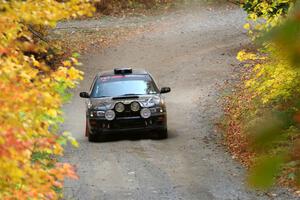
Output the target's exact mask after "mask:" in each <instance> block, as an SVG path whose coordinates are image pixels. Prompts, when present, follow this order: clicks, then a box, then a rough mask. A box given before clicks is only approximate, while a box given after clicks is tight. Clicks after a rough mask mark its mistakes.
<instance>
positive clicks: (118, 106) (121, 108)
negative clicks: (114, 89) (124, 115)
mask: <svg viewBox="0 0 300 200" xmlns="http://www.w3.org/2000/svg"><path fill="white" fill-rule="evenodd" d="M115 110H116V111H117V112H119V113H121V112H124V110H125V106H124V104H122V103H117V104H116V105H115Z"/></svg>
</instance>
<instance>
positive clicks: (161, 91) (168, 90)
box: [160, 87, 171, 94]
mask: <svg viewBox="0 0 300 200" xmlns="http://www.w3.org/2000/svg"><path fill="white" fill-rule="evenodd" d="M169 92H171V88H169V87H163V88H161V90H160V93H161V94H163V93H169Z"/></svg>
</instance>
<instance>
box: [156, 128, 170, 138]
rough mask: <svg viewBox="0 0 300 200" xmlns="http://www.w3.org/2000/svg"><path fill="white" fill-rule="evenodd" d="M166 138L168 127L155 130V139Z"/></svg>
mask: <svg viewBox="0 0 300 200" xmlns="http://www.w3.org/2000/svg"><path fill="white" fill-rule="evenodd" d="M167 138H168V129H160V130H158V131H157V135H156V137H155V139H157V140H163V139H167Z"/></svg>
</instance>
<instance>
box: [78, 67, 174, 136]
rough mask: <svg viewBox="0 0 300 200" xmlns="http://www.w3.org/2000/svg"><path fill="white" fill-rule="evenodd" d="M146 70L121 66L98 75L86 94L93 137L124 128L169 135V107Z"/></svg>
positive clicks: (89, 131)
mask: <svg viewBox="0 0 300 200" xmlns="http://www.w3.org/2000/svg"><path fill="white" fill-rule="evenodd" d="M170 91H171V89H170V88H169V87H163V88H161V89H159V88H158V86H157V84H156V83H155V81H154V80H153V78H152V76H151V75H150V74H149V73H148V72H147V71H145V70H132V69H131V68H117V69H114V70H111V71H105V72H101V73H99V74H98V75H96V77H95V79H94V81H93V83H92V86H91V88H90V91H89V92H81V93H80V97H82V98H86V99H87V101H86V107H87V109H86V133H85V135H86V136H87V137H88V140H89V141H96V140H101V139H104V138H105V136H107V135H109V134H115V133H120V132H130V133H132V132H136V131H137V132H142V133H144V132H146V131H147V132H150V134H152V136H154V137H156V138H158V139H164V138H167V137H168V131H167V111H166V105H165V101H164V97H163V96H162V94H164V93H168V92H170Z"/></svg>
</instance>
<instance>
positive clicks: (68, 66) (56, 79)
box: [0, 0, 93, 200]
mask: <svg viewBox="0 0 300 200" xmlns="http://www.w3.org/2000/svg"><path fill="white" fill-rule="evenodd" d="M92 11H93V8H92V6H91V5H90V3H89V1H88V0H66V1H58V0H26V1H19V0H4V1H1V2H0V91H1V92H0V199H18V200H22V199H58V198H60V196H59V195H60V193H59V192H58V191H59V190H61V189H62V186H63V181H64V178H65V177H71V178H76V177H77V176H76V174H75V172H74V169H73V167H72V166H71V165H69V164H67V163H59V162H57V158H58V157H59V156H61V155H62V154H63V148H62V145H63V144H64V143H65V142H66V140H67V139H71V141H72V142H73V143H74V144H75V145H76V142H75V141H74V140H72V138H71V137H70V136H69V134H67V133H59V130H58V126H59V123H61V122H62V121H63V118H62V116H61V115H62V111H61V106H62V103H63V102H65V101H66V100H67V99H68V97H69V94H68V92H67V89H68V88H72V87H74V86H75V85H76V83H77V81H78V80H80V79H81V78H82V77H81V75H82V73H81V72H80V71H78V70H76V69H75V68H74V66H76V65H78V61H77V60H76V58H75V57H76V55H75V56H74V57H71V58H69V59H67V60H65V61H63V62H60V63H55V62H53V59H54V57H55V54H53V53H52V54H51V53H50V49H51V47H50V46H49V44H47V43H46V42H45V41H42V40H41V38H38V37H37V35H35V34H33V33H34V32H33V31H32V30H34V29H38V30H39V31H40V32H43V31H45V30H47V29H48V28H52V27H54V26H55V25H56V22H57V21H58V20H62V19H68V18H71V17H77V16H82V15H90V14H91V13H92Z"/></svg>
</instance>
